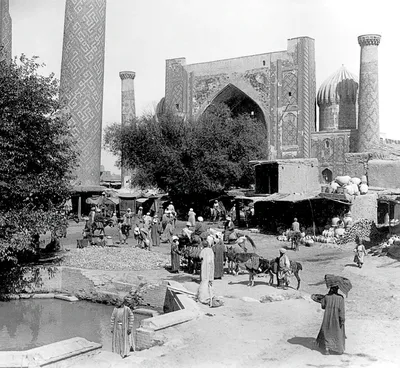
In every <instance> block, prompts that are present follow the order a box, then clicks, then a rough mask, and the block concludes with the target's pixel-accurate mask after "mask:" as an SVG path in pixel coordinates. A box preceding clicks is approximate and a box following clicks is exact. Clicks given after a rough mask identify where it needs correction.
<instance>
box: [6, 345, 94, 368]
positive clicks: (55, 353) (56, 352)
mask: <svg viewBox="0 0 400 368" xmlns="http://www.w3.org/2000/svg"><path fill="white" fill-rule="evenodd" d="M101 347H102V345H101V344H97V343H95V342H91V341H88V340H86V339H84V338H82V337H74V338H72V339H68V340H63V341H58V342H55V343H53V344H48V345H45V346H41V347H39V348H34V349H30V350H26V351H8V352H0V368H6V367H7V368H13V367H18V368H20V367H27V368H28V367H29V368H38V367H49V368H52V367H53V368H67V367H69V366H71V365H72V364H73V363H76V362H77V361H79V360H80V359H84V358H88V357H91V356H93V355H95V354H98V353H99V352H100V351H101Z"/></svg>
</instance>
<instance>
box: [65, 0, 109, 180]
mask: <svg viewBox="0 0 400 368" xmlns="http://www.w3.org/2000/svg"><path fill="white" fill-rule="evenodd" d="M105 20H106V0H67V1H66V5H65V22H64V42H63V53H62V63H61V88H60V98H61V102H62V104H63V105H64V106H65V107H66V111H68V112H69V114H70V116H71V118H70V120H69V123H70V126H71V129H72V132H73V135H74V137H75V139H76V140H77V149H78V150H79V153H80V157H79V168H78V169H77V172H76V174H77V181H76V183H75V184H76V185H83V186H91V185H99V183H100V160H101V134H102V110H103V80H104V46H105Z"/></svg>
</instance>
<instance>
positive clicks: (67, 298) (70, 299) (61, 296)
mask: <svg viewBox="0 0 400 368" xmlns="http://www.w3.org/2000/svg"><path fill="white" fill-rule="evenodd" d="M54 299H60V300H65V301H67V302H77V301H79V299H78V298H77V297H76V296H73V295H64V294H56V295H54Z"/></svg>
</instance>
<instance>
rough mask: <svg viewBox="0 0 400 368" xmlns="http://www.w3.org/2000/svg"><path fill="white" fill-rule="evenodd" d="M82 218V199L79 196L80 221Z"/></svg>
mask: <svg viewBox="0 0 400 368" xmlns="http://www.w3.org/2000/svg"><path fill="white" fill-rule="evenodd" d="M81 218H82V197H81V195H80V194H79V197H78V219H79V220H80V219H81Z"/></svg>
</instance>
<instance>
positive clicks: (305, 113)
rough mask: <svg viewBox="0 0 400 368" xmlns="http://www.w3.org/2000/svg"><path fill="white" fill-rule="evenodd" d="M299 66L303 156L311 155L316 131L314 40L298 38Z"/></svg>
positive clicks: (300, 123)
mask: <svg viewBox="0 0 400 368" xmlns="http://www.w3.org/2000/svg"><path fill="white" fill-rule="evenodd" d="M297 47H298V58H299V61H298V68H299V87H298V89H299V105H300V111H301V113H300V114H299V128H300V129H302V133H303V134H302V135H303V147H302V151H303V157H306V158H307V157H311V156H310V154H311V133H312V132H314V131H315V92H316V82H315V50H314V40H313V39H311V38H307V37H304V38H300V39H299V40H298V46H297Z"/></svg>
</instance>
